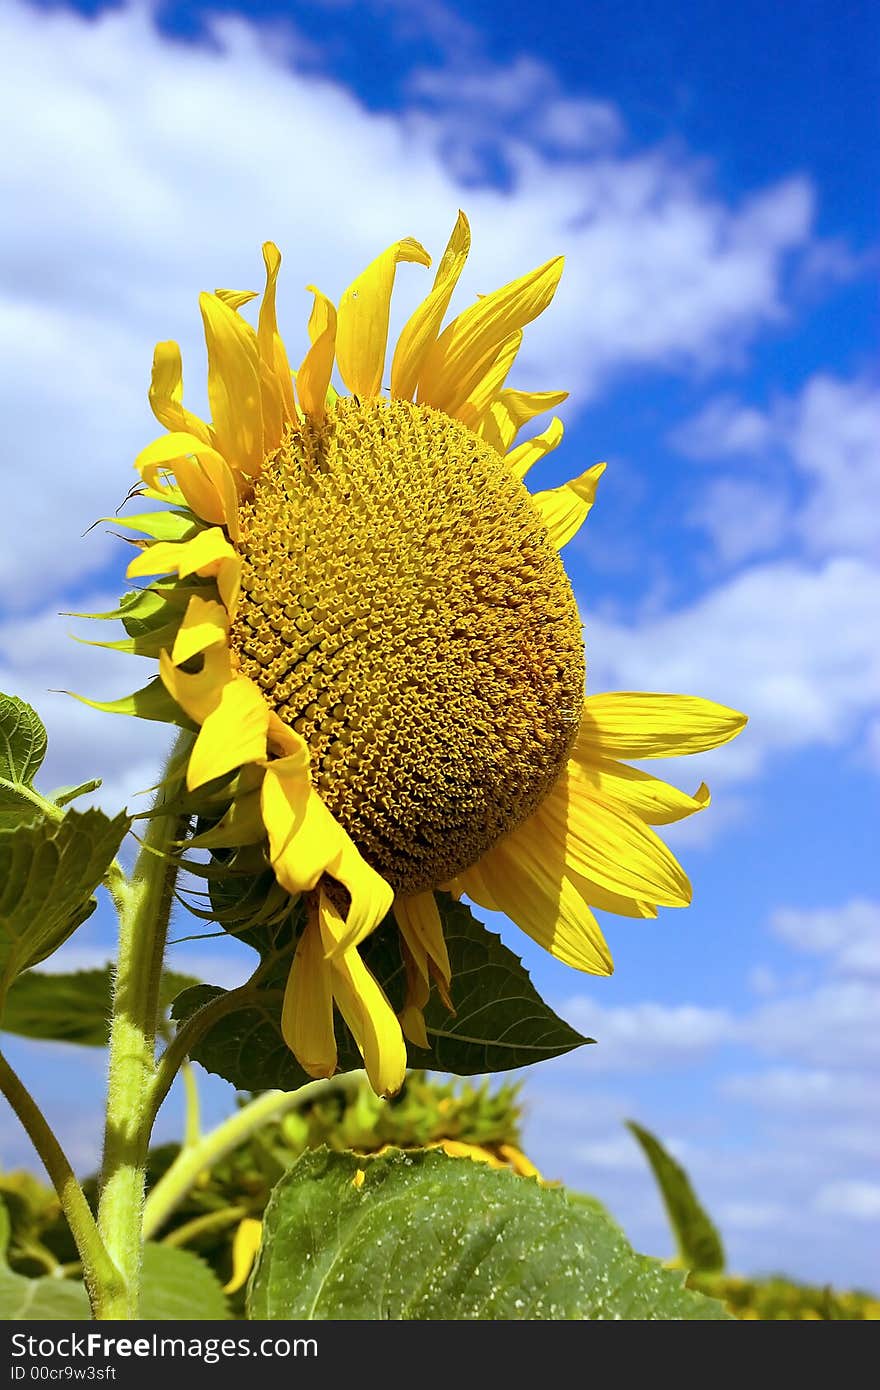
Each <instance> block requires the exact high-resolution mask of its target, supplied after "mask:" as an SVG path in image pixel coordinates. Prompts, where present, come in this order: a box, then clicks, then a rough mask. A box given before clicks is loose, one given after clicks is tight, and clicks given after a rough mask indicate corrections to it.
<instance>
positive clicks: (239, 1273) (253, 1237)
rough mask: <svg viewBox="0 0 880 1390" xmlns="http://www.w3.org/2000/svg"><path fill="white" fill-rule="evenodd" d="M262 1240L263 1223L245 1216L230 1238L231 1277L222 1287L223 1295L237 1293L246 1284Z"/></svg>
mask: <svg viewBox="0 0 880 1390" xmlns="http://www.w3.org/2000/svg"><path fill="white" fill-rule="evenodd" d="M262 1238H263V1223H262V1221H257V1219H256V1217H253V1216H245V1217H244V1218H243V1219H242V1220H241V1221H240V1222H239V1223H238V1227H237V1229H236V1232H235V1235H234V1236H233V1237H232V1275H231V1277H230V1279H229V1282H228V1283H226V1284H224V1285H223V1292H224V1293H237V1292H238V1290H239V1289H241V1288H243V1287H244V1285H245V1284H246V1283H247V1278H248V1275H249V1274H250V1272H251V1270H252V1269H253V1265H254V1260H255V1259H256V1258H257V1251H258V1250H259V1248H260V1241H261V1240H262Z"/></svg>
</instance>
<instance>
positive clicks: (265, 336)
mask: <svg viewBox="0 0 880 1390" xmlns="http://www.w3.org/2000/svg"><path fill="white" fill-rule="evenodd" d="M263 263H264V264H265V267H266V288H265V291H264V292H263V298H262V302H261V304H260V319H259V324H258V326H257V343H258V345H259V349H260V357H261V358H262V359H263V361H264V362H265V363H266V364H267V365H268V366H269V367H270V368H271V369H272V371H273V372H274V374H275V377H276V379H277V381H278V387H279V391H280V394H281V401H282V406H283V417H284V420H285V421H289V420H294V419H295V418H296V406H295V405H294V401H293V381H292V379H291V375H290V363H289V362H288V360H287V350H286V349H285V346H284V342H283V339H282V338H281V335H280V333H279V332H278V319H277V316H276V310H275V292H276V287H277V283H278V271H279V269H280V267H281V252H280V251H279V250H278V247H277V246H276V245H275V243H274V242H272V241H267V242H265V243H264V245H263ZM267 452H268V449H267Z"/></svg>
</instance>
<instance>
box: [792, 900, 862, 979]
mask: <svg viewBox="0 0 880 1390" xmlns="http://www.w3.org/2000/svg"><path fill="white" fill-rule="evenodd" d="M770 927H771V930H772V931H773V933H774V935H776V936H778V937H779V938H780V940H782V941H785V942H787V943H788V945H790V946H794V947H795V948H796V949H797V950H799V951H809V952H813V953H815V954H817V955H828V956H831V957H832V966H833V968H834V969H835V970H837V971H840V972H841V973H848V974H855V975H860V976H863V977H864V976H877V977H880V903H878V902H873V901H871V900H870V899H868V898H853V899H851V900H850V901H849V902H847V903H843V904H841V906H840V907H827V908H791V907H786V908H780V909H779V910H778V911H777V912H774V913H773V916H772V917H771V919H770Z"/></svg>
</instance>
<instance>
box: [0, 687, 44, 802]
mask: <svg viewBox="0 0 880 1390" xmlns="http://www.w3.org/2000/svg"><path fill="white" fill-rule="evenodd" d="M46 745H47V738H46V730H45V729H44V727H43V722H42V720H41V719H40V716H39V715H38V714H37V712H36V710H34V709H32V708H31V706H30V705H28V704H25V702H24V700H19V698H18V696H17V695H3V694H0V809H2V810H3V811H7V810H16V811H20V812H23V813H25V814H26V815H27V816H28V818H30V817H31V816H32V815H33V813H34V807H35V804H38V802H39V800H40V799H41V798H39V796H37V797H36V798H35V795H34V778H35V777H36V775H37V773H38V772H39V770H40V768H41V766H42V763H43V759H44V758H45V756H46Z"/></svg>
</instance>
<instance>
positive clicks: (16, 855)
mask: <svg viewBox="0 0 880 1390" xmlns="http://www.w3.org/2000/svg"><path fill="white" fill-rule="evenodd" d="M130 824H131V822H130V821H129V819H128V817H127V816H126V815H124V814H120V815H118V816H115V817H114V818H113V820H110V819H109V818H108V817H107V816H105V815H104V813H103V811H97V810H89V811H83V812H78V811H68V812H67V814H66V815H65V816H64V819H63V820H61V821H48V820H43V819H41V820H37V821H33V822H31V823H24V824H21V825H18V826H16V827H15V828H14V829H12V828H7V827H4V828H0V992H2V988H3V986H5V985H7V984H8V983H9V982H10V981H11V980H12V979H14V977H15V976H16V975H17V974H19V973H20V972H21V971H22V970H26V969H27V968H28V966H31V965H37V964H38V963H39V962H40V961H41V960H45V959H46V957H47V956H49V955H51V954H52V952H53V951H56V950H57V949H58V947H59V946H60V945H61V944H62V942H64V941H66V940H67V938H68V937H69V936H70V934H71V933H72V932H73V931H74V930H75V929H76V928H77V927H78V926H79V925H80V924H81V923H82V922H84V921H85V920H86V918H87V917H89V916H90V915H91V913H92V912H93V911H94V909H95V906H96V903H95V899H94V898H93V897H92V896H91V895H92V893H93V892H94V890H95V888H96V887H97V886H98V884H99V883H100V882H101V880H102V878H103V877H104V875H105V873H106V872H107V869H108V867H109V866H110V864H111V863H112V861H113V858H114V856H115V854H116V851H117V850H118V848H119V845H120V842H121V840H122V837H123V835H125V833H126V832H127V830H128V828H129V825H130Z"/></svg>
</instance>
